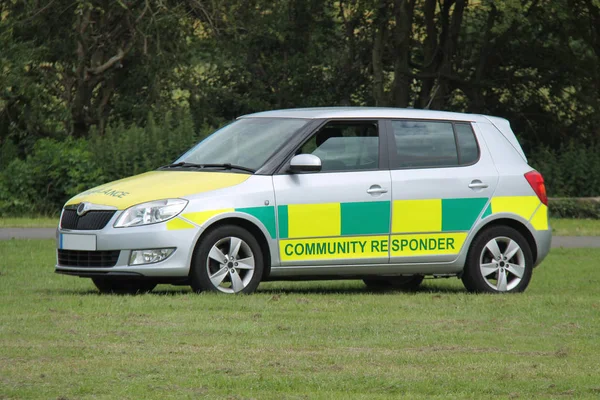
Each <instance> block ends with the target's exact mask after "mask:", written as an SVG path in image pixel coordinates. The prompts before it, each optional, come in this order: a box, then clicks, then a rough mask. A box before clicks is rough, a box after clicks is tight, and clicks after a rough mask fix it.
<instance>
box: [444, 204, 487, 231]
mask: <svg viewBox="0 0 600 400" xmlns="http://www.w3.org/2000/svg"><path fill="white" fill-rule="evenodd" d="M487 202H488V199H487V197H481V198H474V199H442V232H447V231H468V230H471V227H472V226H473V223H474V222H475V220H476V219H477V217H479V214H480V213H481V210H482V209H483V207H484V206H485V204H486V203H487Z"/></svg>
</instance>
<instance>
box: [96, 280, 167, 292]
mask: <svg viewBox="0 0 600 400" xmlns="http://www.w3.org/2000/svg"><path fill="white" fill-rule="evenodd" d="M92 282H94V285H96V287H97V288H98V290H99V291H100V293H113V294H139V293H148V292H151V291H152V289H154V288H155V287H156V283H155V282H152V281H145V280H140V279H109V278H92Z"/></svg>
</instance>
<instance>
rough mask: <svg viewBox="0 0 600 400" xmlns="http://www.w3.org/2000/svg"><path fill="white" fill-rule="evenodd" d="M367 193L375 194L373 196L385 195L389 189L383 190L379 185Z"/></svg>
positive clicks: (369, 189) (372, 187)
mask: <svg viewBox="0 0 600 400" xmlns="http://www.w3.org/2000/svg"><path fill="white" fill-rule="evenodd" d="M367 193H369V194H373V195H375V194H384V193H387V189H385V188H382V187H381V186H379V185H373V186H371V187H370V188H368V189H367Z"/></svg>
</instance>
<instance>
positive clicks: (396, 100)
mask: <svg viewBox="0 0 600 400" xmlns="http://www.w3.org/2000/svg"><path fill="white" fill-rule="evenodd" d="M415 1H416V0H395V2H394V19H395V20H396V26H395V29H394V51H395V52H394V55H395V57H394V81H393V83H392V102H393V105H394V106H396V107H408V105H409V104H410V94H411V91H410V83H411V79H412V78H411V70H410V44H411V43H410V41H411V39H412V23H413V15H414V9H415Z"/></svg>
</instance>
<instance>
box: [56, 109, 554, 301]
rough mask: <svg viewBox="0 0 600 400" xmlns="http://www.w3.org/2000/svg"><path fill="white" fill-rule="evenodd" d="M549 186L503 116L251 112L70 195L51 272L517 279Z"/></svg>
mask: <svg viewBox="0 0 600 400" xmlns="http://www.w3.org/2000/svg"><path fill="white" fill-rule="evenodd" d="M547 204H548V201H547V197H546V192H545V187H544V180H543V178H542V176H541V174H540V173H539V172H537V171H535V170H533V169H532V168H531V167H530V166H529V165H528V164H527V159H526V157H525V154H524V153H523V151H522V149H521V147H520V145H519V143H518V141H517V139H516V138H515V135H514V134H513V132H512V131H511V128H510V124H509V123H508V121H506V120H504V119H501V118H496V117H490V116H484V115H471V114H457V113H448V112H439V111H423V110H407V109H394V108H312V109H291V110H279V111H269V112H262V113H257V114H252V115H246V116H243V117H240V118H238V119H237V120H236V121H235V122H233V123H231V124H229V125H227V126H225V127H223V128H222V129H220V130H218V131H216V132H215V133H213V134H212V135H210V136H209V137H207V138H206V139H204V140H202V141H201V142H200V143H198V144H197V145H196V146H194V147H193V148H192V149H190V150H189V151H188V152H187V153H185V154H184V155H183V156H181V157H180V158H179V159H177V160H176V161H175V162H174V163H172V164H170V165H166V166H164V167H161V168H159V169H158V170H156V171H152V172H147V173H145V174H141V175H137V176H133V177H129V178H126V179H122V180H119V181H116V182H111V183H107V184H105V185H102V186H99V187H96V188H93V189H90V190H88V191H86V192H83V193H81V194H79V195H77V196H75V197H73V198H72V199H70V200H69V201H68V202H67V203H66V204H65V206H64V209H63V210H62V215H61V220H60V226H59V228H58V231H57V247H58V249H57V265H56V272H58V273H61V274H67V275H75V276H80V277H88V278H91V279H92V280H93V282H94V284H95V285H96V286H97V288H98V289H99V290H100V291H101V292H113V293H136V292H145V291H150V290H152V289H153V288H154V287H155V286H156V285H157V284H158V283H172V284H184V285H190V286H191V287H192V288H193V290H194V291H197V292H200V291H220V292H223V293H251V292H253V291H254V290H255V289H256V288H257V287H258V285H259V283H260V282H261V281H268V280H311V279H362V280H363V281H364V282H365V284H366V285H367V286H369V287H372V288H378V289H385V288H395V289H404V290H410V289H415V288H416V287H417V286H419V285H420V284H421V282H422V281H423V278H424V277H426V276H433V277H438V276H442V277H447V276H458V277H460V278H461V279H462V281H463V283H464V285H465V287H466V289H467V290H469V291H473V292H521V291H523V290H525V288H526V287H527V286H528V285H529V282H530V280H531V275H532V272H533V269H534V267H535V266H537V265H539V264H540V263H541V262H542V260H543V259H544V257H546V255H547V254H548V252H549V250H550V242H551V230H550V227H549V226H548V208H547Z"/></svg>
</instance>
